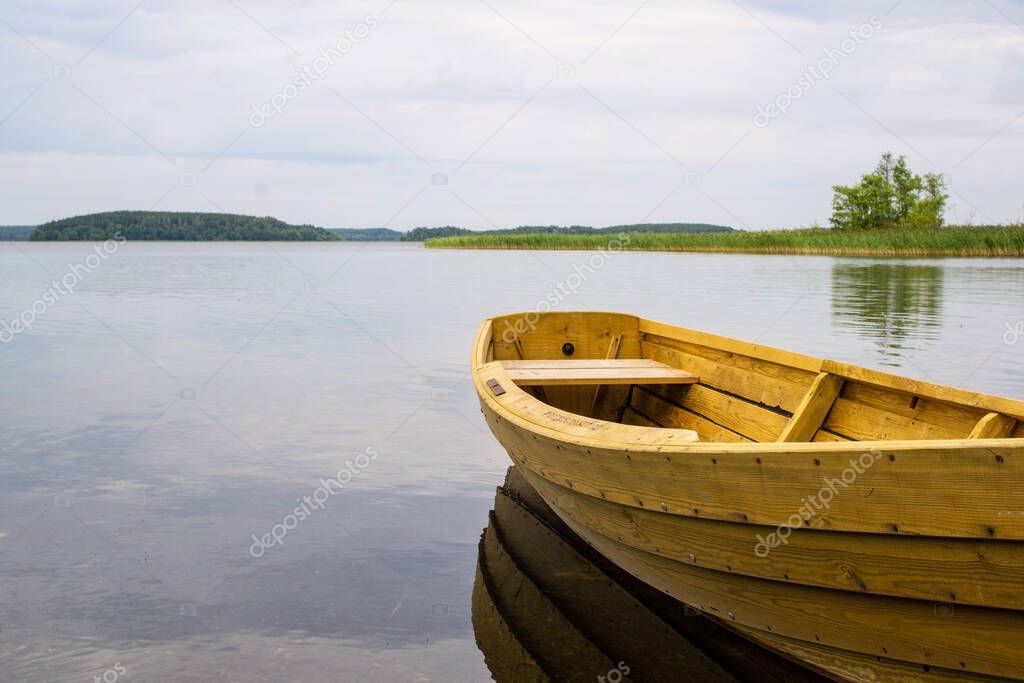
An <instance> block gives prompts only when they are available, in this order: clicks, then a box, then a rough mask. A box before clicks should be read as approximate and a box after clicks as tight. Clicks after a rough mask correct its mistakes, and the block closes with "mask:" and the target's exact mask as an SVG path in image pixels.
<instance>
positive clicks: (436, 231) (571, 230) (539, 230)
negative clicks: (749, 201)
mask: <svg viewBox="0 0 1024 683" xmlns="http://www.w3.org/2000/svg"><path fill="white" fill-rule="evenodd" d="M620 232H656V233H708V232H733V229H732V228H730V227H727V226H724V225H712V224H710V223H632V224H629V225H611V226H608V227H607V228H592V227H590V226H589V225H520V226H519V227H518V228H499V229H495V230H469V229H467V228H457V227H455V226H454V225H446V226H444V227H441V228H413V229H412V230H410V231H409V232H407V233H404V234H403V235H402V239H403V240H406V241H409V242H424V241H426V240H432V239H437V238H439V237H460V236H464V235H465V236H493V235H604V234H615V233H620Z"/></svg>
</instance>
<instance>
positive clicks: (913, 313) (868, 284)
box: [832, 263, 944, 365]
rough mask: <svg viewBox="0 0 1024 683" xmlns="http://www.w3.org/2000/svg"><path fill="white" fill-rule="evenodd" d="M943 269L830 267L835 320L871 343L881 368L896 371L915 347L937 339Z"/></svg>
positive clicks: (900, 266) (928, 267)
mask: <svg viewBox="0 0 1024 683" xmlns="http://www.w3.org/2000/svg"><path fill="white" fill-rule="evenodd" d="M943 277H944V269H943V267H942V266H931V265H905V264H882V263H876V264H871V265H858V264H851V263H837V264H835V265H834V266H833V267H832V317H833V319H834V320H835V321H836V324H837V325H840V326H845V327H852V328H854V329H856V330H858V331H860V332H861V334H862V335H864V336H866V337H868V338H870V339H871V340H873V341H874V342H875V343H876V344H877V345H878V348H879V351H880V352H881V354H882V357H883V359H882V362H883V363H885V364H887V365H897V363H896V362H895V360H896V359H898V358H900V357H901V356H902V355H903V353H902V351H903V350H904V349H906V348H915V344H914V342H916V341H927V340H934V339H937V338H938V329H939V326H940V316H941V314H942V296H943Z"/></svg>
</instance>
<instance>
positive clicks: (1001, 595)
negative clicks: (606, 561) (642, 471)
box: [517, 468, 1024, 610]
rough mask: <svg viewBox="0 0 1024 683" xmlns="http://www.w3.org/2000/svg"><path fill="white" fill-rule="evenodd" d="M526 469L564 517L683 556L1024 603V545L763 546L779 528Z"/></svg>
mask: <svg viewBox="0 0 1024 683" xmlns="http://www.w3.org/2000/svg"><path fill="white" fill-rule="evenodd" d="M517 469H518V468H517ZM522 475H523V476H524V477H526V478H527V480H528V481H529V483H530V485H531V486H532V487H533V488H534V489H535V490H536V491H538V492H539V493H542V494H543V496H544V498H545V499H547V500H552V501H554V503H555V506H557V507H558V513H559V514H560V515H561V516H563V517H569V518H570V519H572V520H573V521H575V522H576V523H577V524H579V525H582V526H585V527H587V528H589V529H592V530H594V531H595V532H597V533H600V534H601V535H603V536H606V537H608V538H612V539H615V540H616V541H619V542H621V543H624V544H625V545H628V546H630V547H632V548H634V549H636V550H642V551H644V552H648V553H652V554H656V555H662V556H664V557H666V558H669V559H672V560H676V561H678V562H685V563H691V564H695V565H698V566H701V567H704V568H707V569H714V570H716V571H721V572H731V573H734V574H740V575H744V576H752V577H758V578H764V579H773V580H776V581H787V582H792V583H797V584H804V585H810V586H819V587H822V588H832V589H837V590H847V591H854V592H858V593H873V594H877V595H888V596H892V597H902V598H910V599H918V600H927V601H929V602H931V603H950V604H952V603H956V604H959V605H976V606H984V607H995V608H1006V609H1016V610H1024V590H1022V580H1024V579H1022V578H1021V568H1022V567H1024V543H1015V542H1006V541H1002V542H1000V541H983V540H977V541H976V540H968V539H936V538H929V537H924V536H919V537H909V536H904V537H893V536H883V535H876V534H838V533H830V532H821V531H812V530H806V529H803V530H797V531H795V532H794V533H793V534H792V535H791V536H790V537H789V539H788V542H787V544H785V545H779V546H778V547H776V548H773V549H768V548H767V547H765V549H764V552H761V551H760V540H759V539H761V538H768V537H769V534H771V533H772V532H773V531H775V529H773V528H770V527H764V526H757V525H753V524H738V523H734V522H720V521H716V520H710V519H700V518H694V517H684V516H680V515H668V514H665V513H662V512H660V511H654V510H640V509H637V508H635V507H627V506H624V505H619V504H617V503H611V502H608V501H606V500H602V499H600V498H592V497H590V496H585V495H578V494H575V493H574V492H573V491H571V490H569V489H567V488H563V487H561V486H558V485H556V484H553V483H551V482H549V481H547V480H546V479H544V478H542V477H540V476H538V475H535V474H532V473H530V472H528V471H527V470H522ZM691 558H692V559H691Z"/></svg>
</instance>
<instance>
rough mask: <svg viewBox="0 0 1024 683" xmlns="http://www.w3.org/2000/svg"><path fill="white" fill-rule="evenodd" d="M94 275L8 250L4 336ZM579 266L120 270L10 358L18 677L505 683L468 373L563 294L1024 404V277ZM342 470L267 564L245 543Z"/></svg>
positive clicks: (2, 297) (53, 310) (199, 253)
mask: <svg viewBox="0 0 1024 683" xmlns="http://www.w3.org/2000/svg"><path fill="white" fill-rule="evenodd" d="M90 253H93V252H92V245H87V244H35V243H20V244H19V243H3V244H0V320H3V321H10V320H12V319H13V318H15V317H18V316H20V315H21V314H22V312H23V311H24V310H26V309H27V308H30V307H31V306H32V305H33V302H36V301H37V300H39V299H40V297H42V296H43V295H44V293H45V291H46V290H47V287H48V286H49V283H50V282H51V281H52V280H53V279H60V278H61V277H62V276H63V275H64V274H65V273H66V272H67V271H68V268H69V263H70V264H72V265H73V264H77V263H81V262H84V259H85V258H86V257H87V255H88V254H90ZM591 257H592V254H591V253H576V252H503V251H493V252H492V251H434V250H426V249H423V248H422V247H420V246H419V245H407V244H387V243H378V244H355V243H332V244H297V243H283V244H282V243H274V244H238V243H234V244H229V243H223V244H222V243H213V244H175V243H137V244H136V243H127V244H124V245H122V246H121V247H120V248H119V249H118V250H117V252H116V253H115V254H113V255H112V256H110V257H109V258H108V259H107V260H105V261H103V262H102V264H101V265H100V266H99V267H98V268H96V269H95V270H94V271H93V272H91V273H89V274H88V275H86V276H85V277H83V278H82V281H81V282H80V283H79V284H78V286H77V289H76V293H75V294H74V295H73V296H67V297H62V298H60V299H59V300H57V301H55V302H53V303H52V304H50V305H45V306H43V307H40V306H37V309H39V308H45V310H42V312H40V313H39V315H37V316H36V321H35V323H34V324H33V329H32V330H31V331H27V332H25V333H22V334H18V335H16V336H15V337H14V339H13V340H12V341H11V342H10V343H4V344H0V372H2V377H3V380H4V385H3V386H4V390H3V392H2V393H0V586H2V591H3V592H2V595H3V599H2V600H0V670H3V671H4V672H5V675H6V676H7V677H9V678H11V679H13V680H27V681H64V680H67V681H80V680H92V677H93V676H94V675H102V674H103V673H104V672H105V671H108V670H110V669H112V668H113V667H114V666H115V663H119V664H120V665H121V666H122V667H124V669H125V670H126V672H127V674H126V677H128V680H132V679H133V678H134V679H135V680H177V681H213V680H232V681H263V680H368V681H392V680H408V681H478V680H487V679H488V677H489V676H488V672H487V669H486V667H485V664H484V659H483V656H482V655H481V654H480V652H479V650H478V649H477V647H476V643H475V640H474V635H473V631H472V626H471V623H470V595H471V592H472V588H473V582H474V569H475V566H476V559H477V543H478V540H479V537H480V532H481V529H483V528H484V527H485V526H486V525H487V521H488V516H487V512H488V510H489V509H490V507H491V505H492V503H493V500H494V487H495V486H496V485H497V484H500V483H501V481H502V478H503V475H504V472H505V469H506V466H507V464H508V460H507V457H506V455H505V454H504V451H503V450H502V449H501V448H500V446H498V444H497V443H496V442H495V441H494V439H493V438H492V437H491V436H490V434H489V433H488V432H487V430H486V427H485V426H484V424H483V420H482V419H481V417H480V415H479V412H478V408H477V406H476V401H475V397H474V395H473V390H472V386H471V383H470V381H469V377H468V361H469V347H470V343H471V341H472V338H473V334H474V332H475V330H476V327H477V325H478V324H479V322H480V321H481V320H482V319H483V318H485V317H488V316H490V315H494V314H499V313H505V312H510V311H516V310H527V309H533V308H535V307H537V306H538V305H540V302H542V301H545V300H546V299H548V297H549V295H550V294H551V293H552V292H559V294H558V295H557V296H556V299H558V305H557V306H556V309H561V310H570V309H590V310H615V311H625V312H632V313H636V314H639V315H641V316H645V317H649V318H653V319H656V320H663V321H665V322H672V323H676V324H680V325H685V326H689V327H695V328H700V329H704V330H708V331H712V332H716V333H720V334H725V335H729V336H734V337H738V338H742V339H750V340H757V341H759V342H761V343H764V344H767V345H772V346H780V347H784V348H788V349H792V350H795V351H800V352H803V353H807V354H810V355H815V356H827V357H830V358H834V359H837V360H842V361H849V362H853V363H858V364H861V365H866V366H870V367H875V368H879V369H883V370H887V371H890V372H892V371H895V372H899V373H903V374H908V375H912V376H915V377H919V378H922V379H930V380H932V381H936V382H941V383H946V384H953V385H958V386H965V387H967V388H970V389H975V390H979V391H986V392H991V393H997V394H1004V395H1010V396H1016V397H1021V396H1024V369H1022V368H1024V365H1022V363H1021V360H1022V354H1024V322H1020V321H1024V306H1022V302H1024V261H1021V260H913V261H900V260H869V259H836V258H828V257H787V256H749V255H717V254H657V253H652V254H645V253H621V254H616V255H614V256H613V257H612V258H611V259H610V260H608V261H606V262H605V263H604V264H603V266H601V267H600V268H596V269H593V270H591V269H589V268H588V267H586V266H587V264H588V263H589V262H590V259H591ZM573 290H576V291H575V293H573ZM562 292H569V294H563V293H562ZM45 303H46V302H44V304H45ZM1019 322H1020V325H1019V326H1018V323H1019ZM1018 330H1019V333H1018ZM1018 338H1019V343H1017V342H1018ZM368 453H372V454H375V455H374V457H373V458H372V459H371V460H369V461H368V462H367V461H366V460H357V458H359V457H360V456H363V457H366V458H369V457H370V456H369V455H368ZM346 462H348V463H350V464H348V465H346ZM360 462H362V463H363V465H365V466H360V464H359V463H360ZM339 469H347V471H348V472H349V474H348V475H344V476H342V477H341V478H339V481H340V479H345V481H344V484H343V486H341V487H340V488H337V489H336V490H335V489H331V495H330V496H329V497H328V498H326V499H324V501H323V504H322V507H316V508H309V506H308V505H307V508H308V509H309V510H310V514H308V515H306V518H305V519H304V520H301V521H298V520H297V519H296V520H288V521H289V522H295V523H294V526H293V528H290V529H288V530H287V532H286V534H284V535H283V536H282V537H281V540H280V543H276V544H275V545H272V546H270V547H268V548H266V549H265V552H263V553H258V551H257V554H259V557H254V556H253V555H254V553H253V552H250V550H251V547H252V546H253V542H254V541H253V535H255V536H256V537H257V538H259V537H260V536H262V535H263V534H266V533H269V532H270V531H271V530H272V529H273V527H274V525H275V524H283V523H284V521H285V520H286V518H287V517H288V516H289V515H290V514H294V510H295V508H296V507H297V506H300V505H302V500H303V498H304V497H312V496H314V495H315V492H316V491H317V489H318V488H320V487H322V486H323V484H322V483H321V481H320V480H321V479H324V480H326V479H329V478H332V477H337V476H338V472H339Z"/></svg>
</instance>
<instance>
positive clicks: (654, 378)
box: [501, 358, 699, 386]
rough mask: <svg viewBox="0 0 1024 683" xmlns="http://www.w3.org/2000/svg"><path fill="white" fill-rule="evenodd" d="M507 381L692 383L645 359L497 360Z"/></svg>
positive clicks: (687, 377)
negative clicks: (507, 378) (505, 374)
mask: <svg viewBox="0 0 1024 683" xmlns="http://www.w3.org/2000/svg"><path fill="white" fill-rule="evenodd" d="M501 366H502V368H503V369H504V370H505V372H507V373H508V376H509V379H511V380H512V381H513V382H515V383H516V384H518V385H520V386H559V385H562V386H565V385H573V386H586V385H603V384H607V385H621V384H696V383H697V381H698V380H699V378H698V377H697V376H696V375H694V374H692V373H689V372H686V371H685V370H680V369H678V368H674V367H672V366H670V365H666V364H664V363H659V362H658V361H655V360H647V359H640V358H634V359H622V360H618V359H615V360H607V359H593V360H589V359H585V360H532V361H531V360H518V361H510V360H507V361H501Z"/></svg>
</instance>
